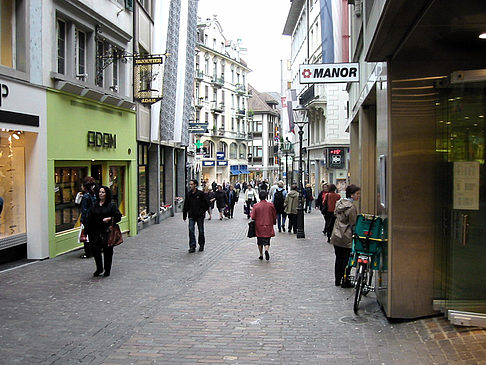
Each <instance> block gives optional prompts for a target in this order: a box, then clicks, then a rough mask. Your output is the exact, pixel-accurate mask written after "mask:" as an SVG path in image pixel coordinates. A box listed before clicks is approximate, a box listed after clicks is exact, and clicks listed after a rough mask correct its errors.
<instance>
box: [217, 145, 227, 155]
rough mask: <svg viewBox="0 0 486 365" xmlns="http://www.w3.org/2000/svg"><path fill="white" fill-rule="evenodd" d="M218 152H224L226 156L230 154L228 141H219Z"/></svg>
mask: <svg viewBox="0 0 486 365" xmlns="http://www.w3.org/2000/svg"><path fill="white" fill-rule="evenodd" d="M218 152H224V155H225V157H226V156H227V154H228V144H227V143H226V142H222V141H221V142H219V148H218Z"/></svg>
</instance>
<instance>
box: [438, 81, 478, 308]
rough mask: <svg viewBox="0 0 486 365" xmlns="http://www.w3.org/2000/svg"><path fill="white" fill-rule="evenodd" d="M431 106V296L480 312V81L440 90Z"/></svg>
mask: <svg viewBox="0 0 486 365" xmlns="http://www.w3.org/2000/svg"><path fill="white" fill-rule="evenodd" d="M436 107H437V109H436V126H437V129H436V131H437V134H436V137H437V138H436V141H437V142H436V150H437V152H438V155H439V156H440V157H439V159H440V160H441V161H440V162H439V164H438V165H437V166H438V181H437V189H435V190H436V194H437V199H436V201H437V202H438V208H439V210H438V214H440V222H441V224H440V227H439V232H438V235H437V237H438V248H439V250H438V256H439V260H438V262H439V267H440V274H439V276H440V279H439V281H437V280H436V289H437V292H436V297H441V298H443V299H444V303H443V304H444V307H445V309H455V310H460V311H470V312H479V313H486V280H485V278H486V169H485V153H486V152H485V140H486V125H485V115H486V84H485V83H464V84H459V85H458V86H453V87H451V88H448V89H441V90H440V100H439V102H437V103H436Z"/></svg>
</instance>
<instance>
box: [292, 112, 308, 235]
mask: <svg viewBox="0 0 486 365" xmlns="http://www.w3.org/2000/svg"><path fill="white" fill-rule="evenodd" d="M293 112H294V123H295V124H297V126H298V127H299V192H300V195H299V206H298V208H297V238H305V232H304V186H303V183H302V154H303V153H304V150H303V147H302V136H303V135H304V126H305V125H306V124H307V123H308V120H307V108H304V107H303V106H302V105H298V106H297V107H296V108H294V109H293Z"/></svg>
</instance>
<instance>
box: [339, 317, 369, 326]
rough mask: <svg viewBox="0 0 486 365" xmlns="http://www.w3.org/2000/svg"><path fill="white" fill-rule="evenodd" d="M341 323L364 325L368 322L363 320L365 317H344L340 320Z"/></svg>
mask: <svg viewBox="0 0 486 365" xmlns="http://www.w3.org/2000/svg"><path fill="white" fill-rule="evenodd" d="M339 322H343V323H353V324H362V323H367V322H368V320H367V319H366V318H363V317H342V318H340V319H339Z"/></svg>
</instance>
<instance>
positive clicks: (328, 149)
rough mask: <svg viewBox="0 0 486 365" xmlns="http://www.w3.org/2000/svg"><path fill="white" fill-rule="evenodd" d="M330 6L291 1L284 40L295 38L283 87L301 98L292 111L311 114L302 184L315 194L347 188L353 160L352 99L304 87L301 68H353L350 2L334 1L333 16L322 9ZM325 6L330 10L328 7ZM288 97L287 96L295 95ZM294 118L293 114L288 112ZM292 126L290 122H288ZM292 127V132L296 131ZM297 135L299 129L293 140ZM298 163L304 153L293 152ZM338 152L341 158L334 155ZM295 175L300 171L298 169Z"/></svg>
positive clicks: (340, 91) (333, 90)
mask: <svg viewBox="0 0 486 365" xmlns="http://www.w3.org/2000/svg"><path fill="white" fill-rule="evenodd" d="M330 3H331V1H326V2H322V1H320V2H319V1H315V0H293V1H292V4H291V7H290V9H289V13H288V16H287V20H286V23H285V27H284V30H283V34H284V35H288V36H291V37H292V41H291V59H290V62H289V63H290V72H289V73H285V74H286V75H288V77H290V79H289V80H286V81H287V82H286V83H283V84H284V85H285V84H287V85H288V84H290V87H289V88H290V89H292V90H295V93H296V95H297V98H296V100H294V101H293V106H294V107H295V106H296V105H297V104H300V105H302V106H304V107H306V108H308V109H309V112H308V122H309V123H308V124H307V125H306V126H304V135H303V147H304V148H305V155H304V156H302V157H303V161H304V163H303V165H304V168H303V170H304V181H306V182H310V183H311V185H312V187H313V189H314V191H315V192H317V191H320V190H321V187H320V182H321V181H322V180H325V181H327V182H329V183H333V184H336V185H337V186H338V189H339V190H340V191H343V190H344V189H345V187H346V185H347V182H348V181H347V179H348V173H347V171H348V162H347V161H348V159H349V152H348V150H349V133H347V132H346V123H347V116H348V115H347V102H348V94H347V90H346V84H343V83H340V84H309V85H306V84H300V83H299V66H300V65H301V64H321V63H338V62H349V61H348V60H349V47H348V46H347V45H348V43H349V40H348V38H349V34H348V30H347V28H348V27H347V24H348V13H347V7H348V5H347V1H346V0H339V1H332V3H333V9H332V11H331V12H328V11H324V10H326V9H327V8H326V7H324V8H322V7H323V5H324V4H327V5H328V4H330ZM327 5H326V6H327ZM292 94H293V93H292V92H284V94H283V95H287V96H289V95H292ZM288 112H289V113H291V112H292V111H291V110H288ZM290 120H291V118H290ZM292 127H293V126H290V129H292ZM297 132H298V127H297V126H295V135H293V136H291V138H292V139H293V141H295V142H297V146H298V138H295V136H296V135H297ZM295 151H296V153H297V156H295V161H298V160H299V156H298V154H299V151H300V148H299V147H297V148H296V149H295ZM336 151H339V154H338V155H337V157H335V156H334V157H333V155H332V152H336ZM294 168H295V169H297V168H296V167H295V166H294Z"/></svg>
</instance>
